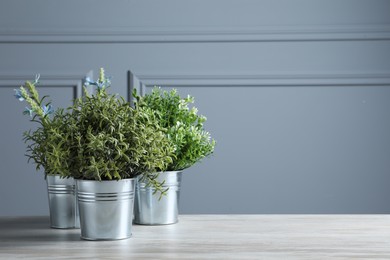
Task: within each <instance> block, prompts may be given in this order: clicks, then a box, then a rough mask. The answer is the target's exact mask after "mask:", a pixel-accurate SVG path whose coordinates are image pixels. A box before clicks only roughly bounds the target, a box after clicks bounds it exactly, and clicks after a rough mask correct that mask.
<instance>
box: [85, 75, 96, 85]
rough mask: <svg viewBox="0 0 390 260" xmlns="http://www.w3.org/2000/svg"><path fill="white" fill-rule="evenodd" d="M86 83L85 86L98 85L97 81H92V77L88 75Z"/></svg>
mask: <svg viewBox="0 0 390 260" xmlns="http://www.w3.org/2000/svg"><path fill="white" fill-rule="evenodd" d="M84 85H85V86H89V85H94V86H97V83H96V82H95V81H92V80H91V78H90V77H86V78H85V79H84Z"/></svg>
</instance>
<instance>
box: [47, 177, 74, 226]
mask: <svg viewBox="0 0 390 260" xmlns="http://www.w3.org/2000/svg"><path fill="white" fill-rule="evenodd" d="M46 182H47V191H48V197H49V209H50V226H51V227H52V228H79V227H80V218H79V212H78V207H77V201H76V190H75V181H74V179H73V178H68V179H63V178H60V176H58V175H47V176H46Z"/></svg>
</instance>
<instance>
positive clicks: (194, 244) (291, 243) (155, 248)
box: [0, 215, 390, 260]
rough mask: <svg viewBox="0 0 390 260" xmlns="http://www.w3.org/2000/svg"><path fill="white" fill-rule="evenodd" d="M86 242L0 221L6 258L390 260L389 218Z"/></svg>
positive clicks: (215, 222) (161, 232)
mask: <svg viewBox="0 0 390 260" xmlns="http://www.w3.org/2000/svg"><path fill="white" fill-rule="evenodd" d="M179 219H180V221H179V223H177V224H174V225H166V226H140V225H133V236H132V237H131V238H129V239H126V240H119V241H84V240H81V239H80V230H78V229H70V230H59V229H51V228H49V218H48V217H17V218H9V217H2V218H0V258H1V259H15V258H26V259H387V260H388V259H390V216H389V215H180V218H179Z"/></svg>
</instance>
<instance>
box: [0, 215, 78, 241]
mask: <svg viewBox="0 0 390 260" xmlns="http://www.w3.org/2000/svg"><path fill="white" fill-rule="evenodd" d="M62 241H63V242H69V241H80V229H53V228H50V220H49V218H48V217H31V218H26V217H23V218H3V219H1V222H0V248H2V247H8V248H9V247H20V246H28V245H31V244H33V243H34V242H47V243H51V242H56V243H58V242H62Z"/></svg>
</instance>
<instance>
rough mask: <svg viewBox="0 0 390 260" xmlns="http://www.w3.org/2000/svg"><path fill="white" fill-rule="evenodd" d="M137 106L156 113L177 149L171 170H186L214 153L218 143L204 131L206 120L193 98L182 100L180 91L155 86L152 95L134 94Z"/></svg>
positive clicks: (167, 135)
mask: <svg viewBox="0 0 390 260" xmlns="http://www.w3.org/2000/svg"><path fill="white" fill-rule="evenodd" d="M133 97H134V98H135V107H136V108H138V109H140V108H143V109H145V108H150V109H152V110H153V111H154V113H155V115H156V117H157V118H158V122H159V124H160V126H161V127H163V128H165V129H166V131H165V134H166V137H167V138H168V140H169V142H170V143H171V145H173V147H174V148H175V152H174V156H173V158H172V162H171V163H170V164H169V165H168V168H167V169H168V170H169V171H178V170H183V169H186V168H188V167H190V166H192V165H193V164H195V163H196V162H198V161H200V160H201V159H203V158H204V157H206V156H208V155H210V154H211V153H213V151H214V147H215V144H216V142H215V140H214V139H212V138H211V136H210V133H209V132H207V131H205V130H204V126H203V124H204V122H205V121H206V117H205V116H202V115H199V114H198V110H197V108H196V107H194V106H192V107H191V108H190V105H191V104H192V103H194V101H195V100H194V98H193V97H192V96H187V97H186V98H181V97H180V95H179V94H178V92H177V90H176V89H172V90H171V91H165V90H164V91H163V90H162V89H161V88H158V87H155V88H154V89H153V90H152V92H151V93H150V94H146V95H144V96H139V95H138V94H137V93H136V91H134V92H133Z"/></svg>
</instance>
